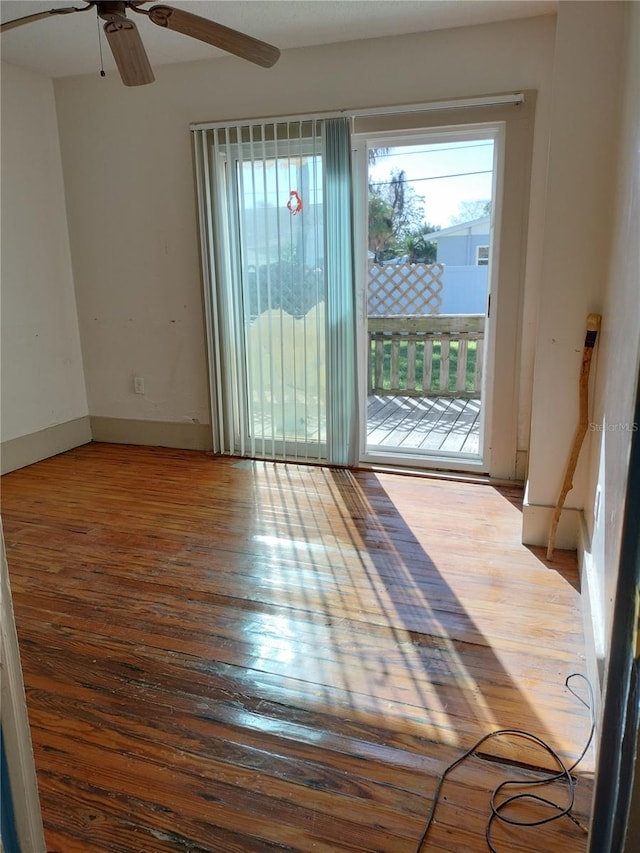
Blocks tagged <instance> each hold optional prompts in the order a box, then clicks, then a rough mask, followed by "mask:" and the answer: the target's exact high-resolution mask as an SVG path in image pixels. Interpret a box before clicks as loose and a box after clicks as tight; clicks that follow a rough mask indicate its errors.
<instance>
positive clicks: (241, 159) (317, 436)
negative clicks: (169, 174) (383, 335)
mask: <svg viewBox="0 0 640 853" xmlns="http://www.w3.org/2000/svg"><path fill="white" fill-rule="evenodd" d="M342 129H343V130H344V126H343V128H342ZM335 130H336V128H334V127H328V126H327V122H326V121H325V122H318V121H313V120H309V121H296V122H282V123H275V124H260V125H249V126H244V127H235V126H234V127H225V128H215V129H213V130H212V131H210V132H209V133H208V134H207V135H206V136H205V137H204V138H203V139H202V140H200V144H201V145H202V149H201V151H200V152H199V157H198V159H197V163H198V166H199V175H198V184H199V190H200V210H201V220H202V222H201V224H202V225H204V227H203V231H202V233H203V243H204V245H203V256H204V257H203V260H204V265H205V272H206V273H208V278H209V281H210V290H208V293H207V294H206V295H207V297H208V299H207V303H208V314H207V316H208V325H209V352H210V362H211V365H212V368H213V369H212V386H211V391H212V403H213V406H212V408H213V412H214V419H215V422H216V424H215V426H216V430H217V437H218V448H217V449H219V450H220V451H222V452H229V453H234V454H238V455H243V456H251V457H255V458H269V459H270V458H273V459H301V460H311V461H316V460H327V461H334V462H338V463H340V462H342V461H343V460H344V461H346V460H347V456H348V453H349V448H348V447H347V448H345V447H344V436H345V435H346V436H347V442H348V440H349V438H348V437H349V435H350V434H351V432H353V435H354V436H356V431H355V430H351V429H350V424H351V421H352V420H353V417H352V415H351V414H347V419H348V421H349V423H348V424H347V427H346V429H345V428H343V421H344V414H343V411H344V407H343V406H342V405H341V403H342V399H343V398H344V395H345V394H346V395H347V397H350V398H351V399H352V401H354V404H355V401H356V398H357V393H356V367H355V351H354V350H353V343H352V342H353V332H352V328H353V322H354V321H353V307H352V306H353V279H352V275H351V269H352V264H351V261H350V252H351V237H350V220H351V211H350V180H351V177H350V169H349V168H347V170H346V171H347V173H346V174H345V175H344V176H341V163H342V166H344V165H345V163H346V164H347V167H348V163H349V158H350V150H349V145H348V138H349V136H348V128H347V133H346V135H344V134H343V135H344V139H342V137H341V136H340V129H339V128H338V129H337V133H338V136H337V139H338V145H339V148H340V151H338V152H337V153H336V150H335V146H334V145H332V144H331V143H332V139H333V138H334V137H333V136H332V135H331V134H332V131H335ZM341 158H342V161H341ZM345 188H346V195H345V193H344V189H345ZM327 206H329V207H330V208H331V209H332V210H333V211H334V214H333V216H332V218H331V224H329V223H328V222H327V216H326V208H327ZM341 215H342V217H343V223H342V225H340V224H339V223H340V220H341ZM336 223H338V225H337V226H336ZM340 229H342V230H344V232H345V233H344V235H341V234H340V233H339V231H340ZM345 247H346V249H345ZM345 339H348V340H350V341H351V345H352V350H353V352H352V356H351V364H347V365H345V364H344V363H343V359H342V358H341V359H339V360H337V359H336V355H335V354H336V353H344V346H343V343H344V340H345ZM351 373H352V375H353V381H352V382H351V383H349V376H350V375H351ZM345 376H346V377H347V378H346V380H345ZM349 386H350V387H349ZM347 409H348V407H347ZM353 444H354V450H353V452H354V453H355V440H354V442H353Z"/></svg>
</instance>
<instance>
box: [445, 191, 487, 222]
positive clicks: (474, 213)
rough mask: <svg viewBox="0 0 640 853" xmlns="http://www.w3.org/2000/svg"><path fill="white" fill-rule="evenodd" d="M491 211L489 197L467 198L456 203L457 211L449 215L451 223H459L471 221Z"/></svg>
mask: <svg viewBox="0 0 640 853" xmlns="http://www.w3.org/2000/svg"><path fill="white" fill-rule="evenodd" d="M490 213H491V199H489V198H484V199H467V200H466V201H461V202H460V203H459V204H458V212H457V213H456V215H455V216H452V217H451V224H452V225H460V224H461V223H463V222H472V221H473V220H474V219H480V218H481V217H482V216H486V215H487V214H490Z"/></svg>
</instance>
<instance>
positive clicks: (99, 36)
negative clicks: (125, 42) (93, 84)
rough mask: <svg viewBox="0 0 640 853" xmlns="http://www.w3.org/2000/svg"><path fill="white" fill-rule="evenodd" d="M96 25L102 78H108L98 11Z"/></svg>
mask: <svg viewBox="0 0 640 853" xmlns="http://www.w3.org/2000/svg"><path fill="white" fill-rule="evenodd" d="M96 24H97V27H98V50H99V51H100V76H101V77H106V76H107V75H106V73H105V70H104V60H103V58H102V36H101V33H100V16H99V15H98V10H97V9H96Z"/></svg>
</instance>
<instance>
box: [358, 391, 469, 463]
mask: <svg viewBox="0 0 640 853" xmlns="http://www.w3.org/2000/svg"><path fill="white" fill-rule="evenodd" d="M480 406H481V403H480V400H468V399H466V400H465V399H460V400H459V399H454V398H451V397H403V396H401V395H398V396H393V397H387V396H379V395H372V396H370V397H369V398H368V405H367V418H368V420H367V447H368V449H369V450H371V449H384V450H390V449H392V448H393V449H396V450H400V451H401V452H403V453H409V454H411V453H415V452H418V453H442V452H447V453H465V454H466V453H469V454H478V453H479V448H480V442H479V434H480Z"/></svg>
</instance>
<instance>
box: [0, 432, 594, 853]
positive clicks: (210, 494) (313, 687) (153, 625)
mask: <svg viewBox="0 0 640 853" xmlns="http://www.w3.org/2000/svg"><path fill="white" fill-rule="evenodd" d="M2 487H3V488H2V499H3V508H2V509H3V525H4V532H5V540H6V545H7V556H8V562H9V570H10V575H11V581H12V587H13V593H14V599H15V608H16V617H17V626H18V633H19V638H20V642H21V650H22V658H23V666H24V673H25V683H26V689H27V703H28V708H29V715H30V721H31V725H32V733H33V742H34V751H35V757H36V766H37V771H38V780H39V785H40V790H41V795H42V806H43V816H44V821H45V833H46V839H47V845H48V850H49V853H54V851H58V853H140V851H144V853H147V851H151V853H168V851H178V850H190V851H199V853H271V851H276V850H280V851H283V850H286V851H290V853H317V851H320V853H347V851H348V853H368V851H370V853H373V851H383V853H416V845H417V842H418V839H419V837H420V834H421V832H422V829H423V826H424V820H425V818H426V814H427V812H428V809H429V805H430V797H431V795H432V793H433V790H434V788H435V784H436V780H437V777H438V774H439V773H441V772H442V770H443V769H444V768H445V767H446V765H447V764H448V763H450V762H451V761H452V760H454V759H455V758H457V757H458V756H459V755H460V753H461V752H462V751H463V750H464V749H466V748H467V747H468V746H470V745H471V743H473V742H474V741H475V740H476V739H477V738H479V737H480V736H481V735H483V734H486V733H487V732H488V731H491V730H494V729H496V728H505V727H519V728H525V729H529V730H531V731H532V732H533V733H535V734H537V735H539V736H541V737H543V738H545V739H547V740H549V742H550V743H551V744H552V745H553V746H554V748H556V749H558V750H559V752H560V754H562V755H563V756H565V758H566V759H567V760H568V761H570V760H572V759H573V758H574V757H575V756H576V755H577V754H578V753H579V752H580V749H581V747H582V745H583V743H584V740H585V739H586V736H587V731H588V728H589V718H588V713H587V712H586V710H585V709H584V707H583V706H582V705H580V703H578V702H576V700H575V699H573V698H572V697H571V696H570V694H569V693H568V691H567V690H566V689H565V687H564V679H565V677H566V676H567V675H568V674H569V673H570V672H572V671H582V669H583V658H584V648H583V641H582V634H581V616H580V603H579V595H578V592H577V583H578V576H577V570H576V566H575V559H574V557H573V555H569V554H566V553H564V552H558V554H557V556H558V559H557V561H554V563H553V564H548V563H546V562H545V561H544V560H543V558H542V554H541V553H540V552H533V551H531V550H529V549H527V548H525V547H524V546H522V545H521V544H520V541H519V533H520V508H519V506H518V498H519V495H518V493H517V491H516V490H514V489H511V490H496V489H494V488H491V487H489V486H483V485H471V484H461V483H453V482H446V481H433V480H424V479H418V478H413V477H402V476H400V475H392V474H385V475H382V474H374V473H373V472H366V471H361V472H351V471H340V470H334V471H332V470H329V469H325V468H317V467H305V466H303V465H291V464H278V463H264V462H251V461H247V460H243V461H241V462H239V461H238V460H233V459H228V458H212V457H210V456H208V455H206V454H201V453H193V452H187V451H184V452H183V451H172V450H165V449H160V448H131V447H119V446H115V445H98V444H94V445H88V446H86V447H83V448H79V449H77V450H75V451H70V452H69V453H66V454H62V455H60V456H58V457H55V458H53V459H49V460H46V461H44V462H41V463H38V464H36V465H33V466H30V467H29V468H26V469H23V470H22V471H16V472H13V473H12V474H9V475H6V476H5V477H3V482H2ZM490 751H492V752H493V754H495V755H496V756H503V757H504V758H507V759H509V760H518V761H522V762H524V763H525V764H528V765H532V766H533V765H540V764H543V765H544V764H545V762H546V761H547V759H546V758H545V757H544V756H543V755H541V754H540V753H539V752H538V751H537V750H536V749H535V748H534V747H532V746H531V745H527V744H522V743H515V742H514V743H503V744H498V743H497V742H496V743H495V744H493V745H492V746H491V747H490ZM592 772H593V756H592V754H591V753H589V755H588V757H587V759H586V761H585V762H584V763H583V765H581V766H580V768H579V769H578V791H577V805H576V809H575V814H576V816H577V817H578V818H579V820H580V821H581V822H582V823H583V824H585V825H586V824H587V823H588V819H589V809H590V795H591V776H592ZM505 773H506V774H507V775H508V776H509V777H511V778H513V776H514V774H515V776H516V777H517V778H523V779H524V778H536V777H535V774H533V772H532V771H530V770H526V769H519V770H514V768H513V767H512V766H505V765H501V764H495V763H488V762H486V761H481V760H479V759H473V760H471V761H470V762H469V763H468V764H467V765H464V766H462V767H460V768H458V770H456V773H455V777H454V778H452V780H451V782H450V783H448V784H447V788H446V791H445V796H446V799H443V801H442V803H441V805H440V806H439V808H438V813H437V822H436V824H435V825H434V827H433V832H432V835H430V837H429V842H428V844H427V846H426V847H425V848H424V849H425V850H426V851H434V853H445V851H446V853H475V851H478V853H480V851H483V850H484V849H485V842H484V823H485V821H486V818H487V815H488V810H489V800H488V798H489V792H490V789H491V788H492V787H494V786H495V785H496V784H498V782H500V781H502V779H504V778H505ZM560 796H562V792H560ZM495 838H496V843H497V844H499V849H500V850H501V851H504V853H516V851H517V853H583V851H584V850H585V848H586V836H585V835H584V833H582V832H581V830H580V829H579V828H578V827H577V826H576V825H575V824H574V823H572V822H571V821H568V820H564V821H558V822H555V823H554V824H551V825H550V826H549V827H546V828H544V829H536V830H535V832H533V831H531V830H516V829H515V828H513V827H511V828H508V829H505V828H503V827H499V828H498V829H497V830H496V835H495Z"/></svg>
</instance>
